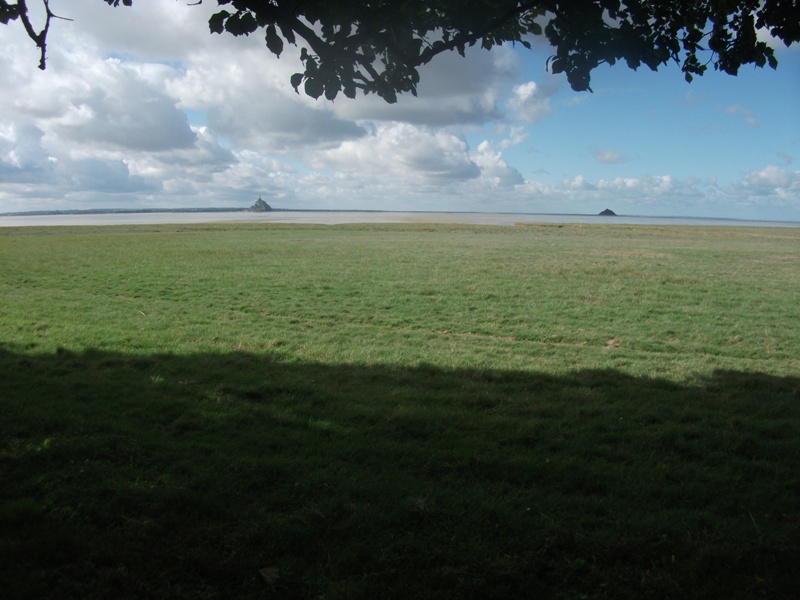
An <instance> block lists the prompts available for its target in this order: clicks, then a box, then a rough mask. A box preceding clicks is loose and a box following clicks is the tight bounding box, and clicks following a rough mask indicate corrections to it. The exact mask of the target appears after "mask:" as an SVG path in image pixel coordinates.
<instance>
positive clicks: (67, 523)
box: [0, 347, 800, 598]
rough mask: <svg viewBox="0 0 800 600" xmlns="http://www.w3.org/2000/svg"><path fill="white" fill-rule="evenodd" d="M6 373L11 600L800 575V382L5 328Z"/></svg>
mask: <svg viewBox="0 0 800 600" xmlns="http://www.w3.org/2000/svg"><path fill="white" fill-rule="evenodd" d="M278 350H279V349H278ZM0 385H2V388H1V389H2V400H1V402H2V406H1V408H2V416H1V417H0V419H1V421H0V422H1V423H2V455H0V468H1V469H2V481H3V484H2V492H0V494H1V495H0V502H1V504H0V528H1V529H2V532H3V534H2V540H1V541H0V578H2V580H3V581H4V582H5V584H4V586H5V588H6V592H5V593H4V596H5V597H7V598H23V597H24V598H33V597H37V598H44V597H58V598H64V597H82V598H89V597H104V598H107V597H132V596H135V597H175V598H184V597H209V598H212V597H214V598H218V597H229V598H245V597H259V598H260V597H266V598H270V597H274V598H295V597H314V598H320V597H325V598H377V597H380V598H417V597H436V598H470V597H474V598H493V597H496V598H528V597H547V598H666V597H675V598H678V597H680V598H688V597H691V598H719V597H730V598H754V597H762V596H763V597H768V598H790V597H796V596H795V594H796V593H797V590H798V589H800V575H798V569H797V565H798V564H800V525H798V516H799V515H798V505H800V500H799V497H800V418H799V417H800V379H798V378H794V377H784V378H781V377H772V376H768V375H761V374H755V373H739V372H716V373H714V375H713V376H712V377H710V378H708V379H702V380H697V381H695V382H691V383H686V384H682V385H679V384H676V383H673V382H668V381H664V380H658V379H645V378H634V377H630V376H628V375H625V374H622V373H619V372H616V371H611V370H609V371H576V372H573V373H569V374H567V375H563V376H553V375H548V374H542V373H537V372H510V371H509V372H505V371H476V370H442V369H439V368H437V367H433V366H420V367H416V368H393V367H384V366H352V365H351V366H337V365H324V364H304V363H298V362H292V361H288V360H285V359H284V358H283V357H281V355H280V354H279V352H276V353H275V354H273V355H264V354H259V355H256V354H247V353H232V354H199V355H193V356H173V355H159V356H137V355H132V354H130V355H129V354H119V353H110V352H103V351H89V352H86V353H81V354H76V353H73V352H70V351H60V352H58V353H56V354H55V355H42V354H35V353H30V352H27V351H24V350H22V349H16V348H10V347H5V349H2V350H0ZM9 594H10V595H9Z"/></svg>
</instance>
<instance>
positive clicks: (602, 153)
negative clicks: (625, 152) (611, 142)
mask: <svg viewBox="0 0 800 600" xmlns="http://www.w3.org/2000/svg"><path fill="white" fill-rule="evenodd" d="M592 156H594V159H595V160H596V161H597V162H599V163H604V164H607V165H616V164H618V163H621V162H623V161H624V160H625V157H624V156H622V154H620V153H619V152H617V151H616V150H612V149H611V148H604V149H603V150H595V151H594V152H592Z"/></svg>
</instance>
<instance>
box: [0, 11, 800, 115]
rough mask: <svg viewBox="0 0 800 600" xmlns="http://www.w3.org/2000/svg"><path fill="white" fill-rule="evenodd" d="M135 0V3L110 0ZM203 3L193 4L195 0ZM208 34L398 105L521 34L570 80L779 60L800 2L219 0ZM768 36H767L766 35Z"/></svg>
mask: <svg viewBox="0 0 800 600" xmlns="http://www.w3.org/2000/svg"><path fill="white" fill-rule="evenodd" d="M41 1H42V3H43V4H44V6H45V8H46V14H47V22H46V24H45V27H44V29H43V30H42V31H41V32H40V33H37V32H36V31H35V29H34V28H33V27H32V26H31V23H30V21H29V20H28V19H27V7H26V2H25V0H17V1H16V2H10V1H8V0H0V22H2V23H5V24H7V23H9V22H10V21H12V20H16V19H17V18H19V19H20V20H21V21H22V23H23V25H24V26H25V29H26V31H27V32H28V35H29V36H30V37H31V39H33V40H34V42H36V44H37V45H38V46H39V48H40V49H41V52H42V60H41V63H40V67H41V68H44V65H45V46H46V35H47V28H48V27H49V24H50V20H51V18H54V17H55V15H53V13H52V12H51V11H50V8H49V5H48V0H41ZM103 1H104V2H106V3H107V4H109V5H111V6H119V5H120V4H123V5H127V6H130V5H131V3H132V0H103ZM201 2H202V0H200V2H195V4H199V3H201ZM216 2H217V4H218V5H219V10H218V11H217V12H216V13H214V15H213V16H212V17H211V18H210V20H209V27H210V30H211V32H212V33H220V34H221V33H226V32H227V33H230V34H232V35H235V36H240V35H250V34H253V33H255V32H257V31H259V30H263V35H264V36H265V39H266V45H267V48H268V49H269V51H271V52H272V53H273V54H275V55H276V56H280V55H281V53H282V52H283V50H284V48H285V46H286V44H294V45H299V46H300V48H301V50H300V60H301V62H302V66H303V70H302V71H301V72H298V73H295V74H294V75H293V76H292V78H291V84H292V85H293V86H294V88H295V90H297V91H299V90H300V88H301V86H302V88H303V90H304V91H305V93H306V94H308V95H309V96H312V97H314V98H319V97H320V96H323V95H324V96H325V97H326V98H328V99H329V100H333V99H334V98H336V97H337V96H338V95H339V93H343V94H344V95H345V96H347V97H348V98H354V97H355V96H356V93H357V92H358V91H359V90H360V91H361V92H363V93H365V94H371V93H374V94H378V95H379V96H380V97H381V98H383V99H384V100H386V101H387V102H395V101H396V100H397V94H398V93H402V92H411V93H412V94H415V95H416V90H417V84H418V83H419V78H420V77H419V70H418V69H419V67H420V66H422V65H424V64H426V63H428V62H430V61H431V60H432V59H433V58H434V57H436V56H437V55H439V54H441V53H443V52H447V51H450V50H456V51H457V52H459V53H460V54H461V55H463V54H464V52H465V50H466V48H467V47H469V46H475V45H479V46H480V47H481V48H485V49H487V50H488V49H491V48H492V47H494V46H497V45H501V44H505V43H514V44H521V45H522V46H525V47H528V48H530V46H531V41H532V40H533V39H534V38H535V37H537V36H543V37H544V38H546V40H547V42H549V44H550V45H551V46H552V52H553V55H552V56H551V57H550V59H549V60H548V67H549V68H550V70H551V71H552V72H553V73H564V74H565V75H566V77H567V80H568V81H569V83H570V85H571V86H572V88H573V89H575V90H577V91H582V90H590V89H591V88H590V75H591V72H592V70H593V69H594V68H595V67H597V66H598V65H600V64H603V63H608V64H611V65H613V64H615V63H616V62H617V61H624V62H625V63H626V64H627V65H628V66H629V67H630V68H632V69H637V68H638V67H640V66H641V65H646V66H648V67H649V68H651V69H653V70H656V69H657V68H658V67H659V66H662V65H666V64H667V63H670V62H675V63H677V64H679V65H680V66H681V69H682V71H683V73H684V75H685V78H686V80H687V81H691V80H692V78H693V77H694V76H696V75H702V74H703V73H704V72H705V71H706V70H708V68H709V66H712V67H713V68H714V69H716V70H719V71H723V72H725V73H729V74H731V75H736V74H737V72H738V70H739V68H740V67H742V65H747V64H753V65H756V66H759V67H763V66H765V65H769V66H770V67H772V68H775V67H776V66H777V60H776V59H775V55H774V51H773V49H772V47H770V46H769V45H768V44H767V43H766V42H765V41H764V40H763V39H760V37H759V32H760V31H763V32H765V33H767V34H768V35H770V36H772V37H773V38H775V39H778V40H780V41H782V42H783V43H784V44H786V45H787V46H788V45H789V44H791V43H793V42H797V41H800V0H531V1H524V0H337V1H336V2H332V1H331V0H216ZM762 37H763V36H762Z"/></svg>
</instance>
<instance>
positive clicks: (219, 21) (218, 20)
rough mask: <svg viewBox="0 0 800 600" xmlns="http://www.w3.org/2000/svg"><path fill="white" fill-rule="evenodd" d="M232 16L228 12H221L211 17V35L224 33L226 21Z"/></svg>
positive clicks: (209, 26)
mask: <svg viewBox="0 0 800 600" xmlns="http://www.w3.org/2000/svg"><path fill="white" fill-rule="evenodd" d="M230 16H231V13H229V12H228V11H227V10H221V11H219V12H218V13H215V14H213V15H211V18H210V19H209V20H208V28H209V29H210V30H211V33H222V32H223V31H225V19H227V18H228V17H230Z"/></svg>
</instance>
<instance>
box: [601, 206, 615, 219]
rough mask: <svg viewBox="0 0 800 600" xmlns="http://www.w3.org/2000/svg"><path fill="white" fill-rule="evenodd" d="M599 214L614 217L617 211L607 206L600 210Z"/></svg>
mask: <svg viewBox="0 0 800 600" xmlns="http://www.w3.org/2000/svg"><path fill="white" fill-rule="evenodd" d="M599 216H601V217H616V216H617V213H615V212H614V211H613V210H611V209H610V208H607V209H605V210H604V211H603V212H601V213H600V215H599Z"/></svg>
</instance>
